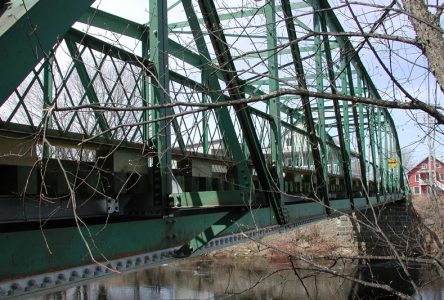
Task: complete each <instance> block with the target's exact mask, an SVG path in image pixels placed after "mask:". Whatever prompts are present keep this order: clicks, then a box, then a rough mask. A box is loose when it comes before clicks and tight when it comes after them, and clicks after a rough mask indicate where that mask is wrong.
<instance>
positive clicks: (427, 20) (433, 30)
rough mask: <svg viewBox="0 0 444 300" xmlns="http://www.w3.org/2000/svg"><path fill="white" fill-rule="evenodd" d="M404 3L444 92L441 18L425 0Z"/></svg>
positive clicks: (404, 1) (443, 42)
mask: <svg viewBox="0 0 444 300" xmlns="http://www.w3.org/2000/svg"><path fill="white" fill-rule="evenodd" d="M403 3H404V9H405V10H406V12H407V13H408V14H409V20H410V22H411V23H412V25H413V28H414V29H415V31H416V36H417V39H418V42H419V44H420V47H421V48H422V50H423V52H424V54H425V56H426V57H427V60H428V62H429V69H430V71H432V73H433V75H435V77H436V79H437V81H438V84H439V86H440V88H441V91H442V92H444V39H443V36H442V31H441V27H440V24H439V20H438V18H436V17H435V16H434V15H432V13H430V11H429V10H428V9H427V6H426V5H425V3H424V1H423V0H403Z"/></svg>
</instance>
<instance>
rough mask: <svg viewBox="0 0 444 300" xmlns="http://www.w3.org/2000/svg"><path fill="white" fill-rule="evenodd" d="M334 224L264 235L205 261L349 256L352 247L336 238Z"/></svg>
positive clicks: (332, 222)
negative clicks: (224, 258)
mask: <svg viewBox="0 0 444 300" xmlns="http://www.w3.org/2000/svg"><path fill="white" fill-rule="evenodd" d="M337 222H338V220H336V219H332V220H325V221H321V222H317V223H314V224H309V225H304V226H302V227H300V228H296V229H292V230H288V231H285V232H282V233H276V234H272V235H268V236H266V237H263V238H261V239H258V240H256V241H250V242H245V243H242V244H238V245H235V246H231V247H227V248H224V249H221V250H216V251H213V252H210V253H208V254H206V255H205V256H207V257H252V256H254V257H264V258H269V259H279V258H284V257H288V256H289V255H294V256H304V257H323V256H329V255H332V254H336V255H353V254H355V249H354V245H353V244H352V243H350V242H346V241H343V240H340V239H339V238H338V235H337V230H336V226H337V225H336V224H337Z"/></svg>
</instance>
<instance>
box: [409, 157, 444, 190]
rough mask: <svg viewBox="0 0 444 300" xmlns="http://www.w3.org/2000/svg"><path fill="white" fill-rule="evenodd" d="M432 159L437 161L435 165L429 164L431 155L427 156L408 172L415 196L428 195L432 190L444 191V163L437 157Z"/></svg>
mask: <svg viewBox="0 0 444 300" xmlns="http://www.w3.org/2000/svg"><path fill="white" fill-rule="evenodd" d="M431 161H434V162H435V166H434V167H433V165H431V166H430V165H429V157H426V158H425V159H423V160H422V161H421V162H420V163H419V164H417V165H416V166H415V167H414V168H412V169H411V170H410V171H409V172H408V173H407V176H408V178H409V184H410V189H411V191H412V194H413V196H414V197H423V196H427V195H429V194H431V192H432V191H435V193H444V163H443V162H442V161H440V160H438V159H436V158H434V159H432V160H431ZM433 173H434V174H435V176H433ZM430 175H431V176H430ZM429 177H430V178H429ZM433 177H434V178H433Z"/></svg>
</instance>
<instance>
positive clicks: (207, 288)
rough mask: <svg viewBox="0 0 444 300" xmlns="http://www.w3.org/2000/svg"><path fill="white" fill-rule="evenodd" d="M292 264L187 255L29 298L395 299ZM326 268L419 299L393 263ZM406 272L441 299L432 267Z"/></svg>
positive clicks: (425, 292)
mask: <svg viewBox="0 0 444 300" xmlns="http://www.w3.org/2000/svg"><path fill="white" fill-rule="evenodd" d="M295 267H296V268H297V272H295V271H294V269H293V267H292V265H291V264H290V263H289V262H288V261H285V260H283V261H270V260H267V259H265V258H234V259H233V258H230V259H228V258H211V259H206V258H189V259H184V260H180V261H178V262H174V263H171V264H164V265H161V266H157V267H152V268H148V269H145V270H141V271H137V272H132V273H125V274H117V275H114V276H112V277H110V278H107V279H103V280H97V281H91V282H88V283H87V284H84V285H81V286H76V287H72V288H69V289H67V290H64V291H60V292H53V293H49V294H46V295H40V296H33V297H30V299H35V300H43V299H44V300H55V299H73V300H74V299H75V300H83V299H85V300H86V299H103V300H105V299H106V300H110V299H154V300H166V299H169V300H170V299H180V300H185V299H217V300H220V299H231V300H243V299H264V300H271V299H274V300H277V299H279V300H284V299H285V300H286V299H397V297H395V296H393V295H392V294H391V293H389V292H385V291H382V290H380V289H375V288H371V287H364V286H362V285H360V284H354V283H353V282H352V281H350V280H347V279H343V278H341V277H339V276H333V275H331V274H325V273H322V272H317V271H316V270H307V269H306V268H304V270H301V269H300V267H301V265H297V264H296V265H295ZM329 267H331V270H335V271H339V272H341V273H342V274H346V275H347V276H353V277H354V278H357V279H359V280H364V281H370V282H376V281H377V282H379V283H382V284H387V285H389V286H391V287H392V288H394V289H396V290H399V291H401V292H402V293H404V294H407V295H410V296H412V297H413V298H415V299H419V297H418V296H417V295H416V294H415V290H414V289H413V288H412V286H411V285H410V284H409V283H408V282H409V281H408V280H407V279H406V276H405V274H403V272H402V271H401V268H400V267H399V266H398V265H396V264H395V263H390V262H389V263H387V262H386V263H372V264H370V265H369V264H366V265H358V264H354V265H351V264H342V263H341V262H336V264H334V266H333V263H332V265H331V266H329ZM409 272H410V275H411V277H413V279H414V281H415V282H416V283H417V284H418V285H419V286H420V293H421V295H422V296H423V299H443V297H444V281H442V280H438V279H436V278H437V276H435V275H434V273H433V272H432V271H430V270H427V268H424V267H421V266H415V267H413V266H412V267H411V268H410V270H409ZM301 281H302V282H303V283H302V282H301Z"/></svg>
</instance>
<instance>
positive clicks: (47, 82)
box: [42, 55, 54, 158]
mask: <svg viewBox="0 0 444 300" xmlns="http://www.w3.org/2000/svg"><path fill="white" fill-rule="evenodd" d="M53 62H54V57H53V56H52V55H50V56H49V57H48V58H46V59H45V61H44V62H43V63H44V67H43V114H42V117H43V125H44V126H45V128H46V129H48V128H51V125H52V113H51V112H50V110H49V108H50V106H51V104H52V101H53V97H52V82H53V80H54V77H53V73H52V64H53ZM42 157H43V158H49V157H51V149H50V148H49V147H48V145H47V144H43V151H42Z"/></svg>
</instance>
